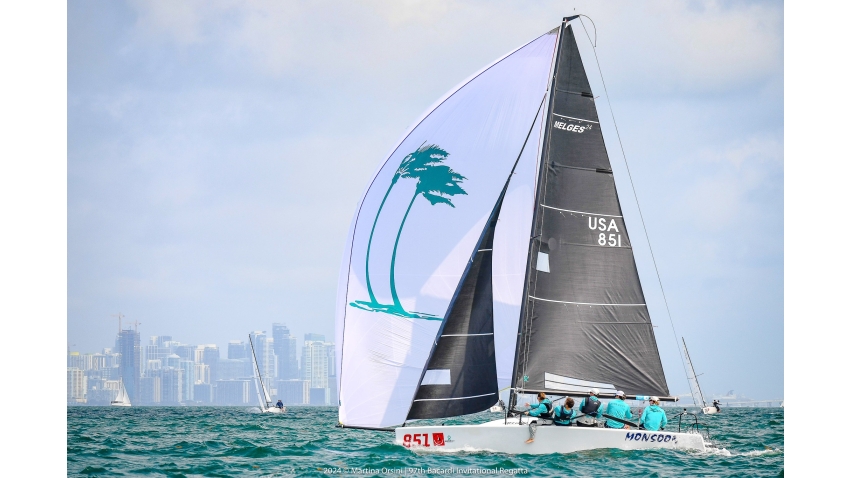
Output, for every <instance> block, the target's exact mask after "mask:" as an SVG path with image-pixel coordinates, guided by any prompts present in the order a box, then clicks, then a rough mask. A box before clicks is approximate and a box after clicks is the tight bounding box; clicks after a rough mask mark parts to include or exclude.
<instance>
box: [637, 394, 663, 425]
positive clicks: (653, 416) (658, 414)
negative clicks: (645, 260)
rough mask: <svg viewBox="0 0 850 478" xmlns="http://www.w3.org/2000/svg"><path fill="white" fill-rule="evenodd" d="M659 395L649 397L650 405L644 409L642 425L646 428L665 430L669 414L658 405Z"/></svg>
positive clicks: (641, 418)
mask: <svg viewBox="0 0 850 478" xmlns="http://www.w3.org/2000/svg"><path fill="white" fill-rule="evenodd" d="M659 403H660V402H659V400H658V397H656V396H652V397H649V406H648V407H646V408H644V409H643V413H642V414H641V416H640V425H641V426H642V427H643V428H644V429H645V430H663V429H664V427H666V426H667V414H666V413H664V410H663V409H662V408H661V407H660V406H658V404H659Z"/></svg>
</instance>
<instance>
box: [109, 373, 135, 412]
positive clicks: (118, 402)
mask: <svg viewBox="0 0 850 478" xmlns="http://www.w3.org/2000/svg"><path fill="white" fill-rule="evenodd" d="M110 405H112V406H113V407H129V406H130V397H129V395H127V389H125V388H124V380H123V379H122V380H120V381H119V382H118V396H116V397H115V400H113V401H112V402H110Z"/></svg>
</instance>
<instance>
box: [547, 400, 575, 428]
mask: <svg viewBox="0 0 850 478" xmlns="http://www.w3.org/2000/svg"><path fill="white" fill-rule="evenodd" d="M564 403H565V404H564V405H563V406H561V405H558V406H557V407H555V412H554V413H553V414H552V421H553V422H554V423H555V425H561V426H567V425H572V421H573V417H575V416H576V411H575V410H573V406H575V404H576V401H575V400H573V399H572V398H570V397H567V399H566V400H565V402H564Z"/></svg>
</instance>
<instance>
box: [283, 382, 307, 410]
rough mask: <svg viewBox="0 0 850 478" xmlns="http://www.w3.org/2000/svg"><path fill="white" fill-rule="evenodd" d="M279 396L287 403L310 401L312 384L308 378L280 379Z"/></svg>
mask: <svg viewBox="0 0 850 478" xmlns="http://www.w3.org/2000/svg"><path fill="white" fill-rule="evenodd" d="M277 390H278V394H277V396H278V398H280V399H281V400H283V403H285V404H286V405H306V404H308V403H310V384H309V383H308V382H307V381H306V380H278V381H277Z"/></svg>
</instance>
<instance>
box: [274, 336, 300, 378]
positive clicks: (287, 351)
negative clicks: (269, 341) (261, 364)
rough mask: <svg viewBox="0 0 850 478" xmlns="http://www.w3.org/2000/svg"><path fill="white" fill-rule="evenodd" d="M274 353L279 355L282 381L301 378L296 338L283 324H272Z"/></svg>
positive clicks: (278, 364)
mask: <svg viewBox="0 0 850 478" xmlns="http://www.w3.org/2000/svg"><path fill="white" fill-rule="evenodd" d="M272 337H273V338H274V353H275V355H277V376H278V378H280V379H281V380H293V379H297V378H298V377H299V374H298V358H297V353H296V352H297V350H296V347H297V345H296V343H295V336H294V335H292V334H290V333H289V328H287V327H286V326H285V325H283V324H272Z"/></svg>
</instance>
